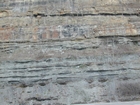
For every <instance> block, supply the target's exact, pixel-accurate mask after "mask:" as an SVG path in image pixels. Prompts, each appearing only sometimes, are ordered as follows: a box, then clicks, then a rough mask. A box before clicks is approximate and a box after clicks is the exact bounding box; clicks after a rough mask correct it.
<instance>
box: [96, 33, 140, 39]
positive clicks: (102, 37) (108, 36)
mask: <svg viewBox="0 0 140 105" xmlns="http://www.w3.org/2000/svg"><path fill="white" fill-rule="evenodd" d="M116 37H125V38H127V37H140V35H139V34H138V35H116V36H115V35H112V36H111V35H106V36H102V35H100V36H95V38H101V39H104V38H116Z"/></svg>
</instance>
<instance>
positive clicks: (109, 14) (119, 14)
mask: <svg viewBox="0 0 140 105" xmlns="http://www.w3.org/2000/svg"><path fill="white" fill-rule="evenodd" d="M48 16H50V17H56V16H63V17H65V16H74V17H78V16H140V13H98V14H90V13H88V14H80V13H65V14H52V15H46V14H43V13H37V14H33V17H35V18H37V17H48Z"/></svg>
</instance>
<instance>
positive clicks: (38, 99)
mask: <svg viewBox="0 0 140 105" xmlns="http://www.w3.org/2000/svg"><path fill="white" fill-rule="evenodd" d="M31 100H35V101H51V100H58V98H55V97H49V98H40V97H31V98H28V99H27V101H31Z"/></svg>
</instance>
